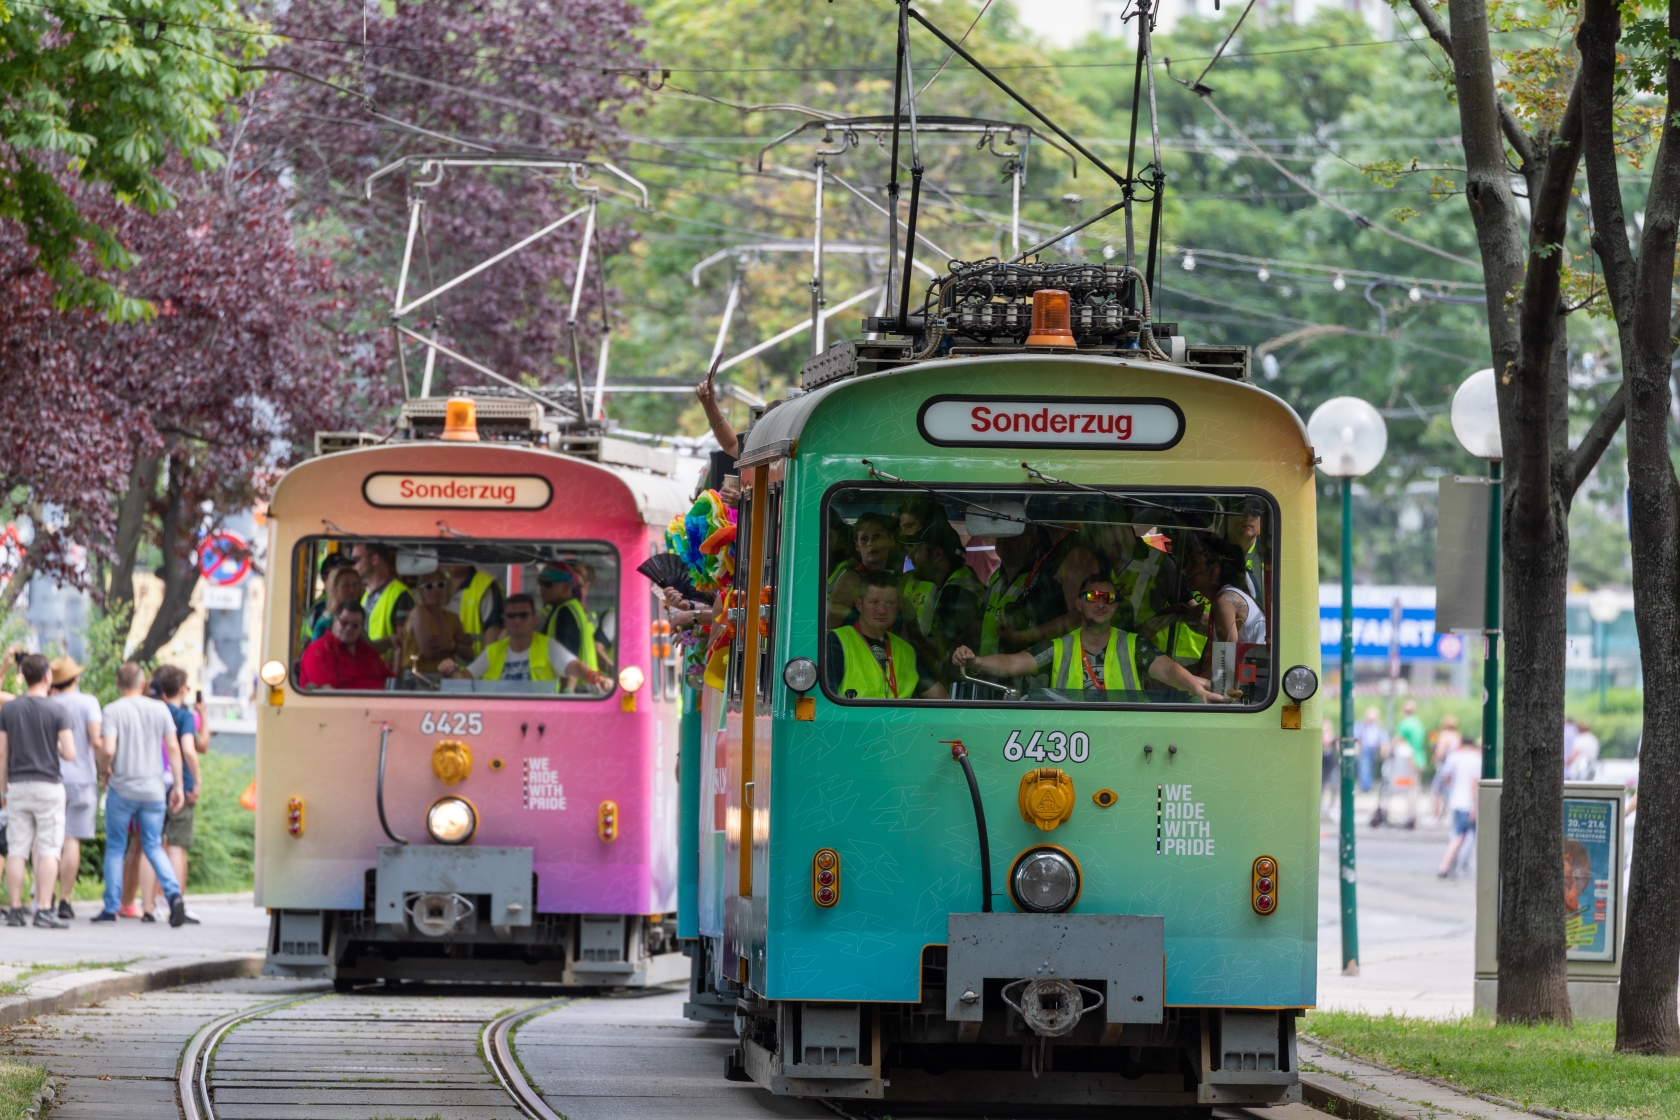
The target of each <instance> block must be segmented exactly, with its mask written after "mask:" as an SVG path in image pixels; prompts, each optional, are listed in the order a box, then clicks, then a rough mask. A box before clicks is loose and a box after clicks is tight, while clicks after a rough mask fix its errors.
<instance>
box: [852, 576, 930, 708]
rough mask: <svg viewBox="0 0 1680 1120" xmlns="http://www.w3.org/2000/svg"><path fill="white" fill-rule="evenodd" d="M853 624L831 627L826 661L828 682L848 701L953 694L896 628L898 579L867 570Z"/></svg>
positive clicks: (863, 578) (918, 697)
mask: <svg viewBox="0 0 1680 1120" xmlns="http://www.w3.org/2000/svg"><path fill="white" fill-rule="evenodd" d="M862 580H863V589H862V592H861V593H860V594H859V595H858V598H857V604H856V606H857V613H858V618H857V621H856V622H854V623H850V624H848V625H846V626H842V627H839V628H838V629H835V630H830V631H829V632H828V640H827V648H826V649H825V650H824V651H823V665H824V668H825V669H826V670H827V673H828V687H829V689H830V690H832V691H833V692H834V693H835V694H836V695H838V696H840V697H843V698H844V699H847V700H906V699H912V698H913V699H917V700H944V699H946V698H947V697H948V696H949V693H947V692H946V691H945V686H944V685H942V684H940V683H939V681H938V679H937V678H935V677H934V676H933V674H932V673H930V672H927V671H926V666H925V665H924V664H920V663H918V659H917V657H916V650H915V648H914V647H912V646H911V645H910V643H909V642H907V641H905V640H904V639H903V638H901V637H899V636H898V635H897V634H894V633H893V632H892V627H893V623H895V622H897V621H898V579H897V578H896V577H895V576H892V575H890V574H888V573H886V572H866V573H864V575H863V576H862Z"/></svg>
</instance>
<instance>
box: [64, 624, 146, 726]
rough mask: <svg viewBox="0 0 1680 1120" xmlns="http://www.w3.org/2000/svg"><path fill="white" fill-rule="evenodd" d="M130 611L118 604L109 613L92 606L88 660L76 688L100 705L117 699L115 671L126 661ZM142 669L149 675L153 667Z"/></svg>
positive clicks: (87, 638) (84, 664)
mask: <svg viewBox="0 0 1680 1120" xmlns="http://www.w3.org/2000/svg"><path fill="white" fill-rule="evenodd" d="M133 612H134V604H132V603H118V604H117V605H116V606H115V607H114V608H112V609H111V610H110V611H105V610H103V609H100V608H98V607H95V608H94V610H93V618H92V620H91V621H89V623H88V628H87V637H86V647H85V648H86V650H87V660H86V661H85V662H84V663H83V665H82V680H81V684H80V686H79V687H80V688H81V690H82V691H83V692H85V693H87V694H88V695H90V696H95V697H97V698H98V699H99V702H100V703H101V704H109V703H110V702H111V701H113V700H115V699H116V698H117V670H118V669H119V668H120V667H121V666H122V663H123V661H124V659H125V658H124V649H125V647H126V646H127V645H128V626H129V618H130V617H131V616H132V614H133ZM144 668H145V669H146V671H147V672H150V671H151V669H152V666H151V665H150V664H149V663H148V664H146V665H145V666H144Z"/></svg>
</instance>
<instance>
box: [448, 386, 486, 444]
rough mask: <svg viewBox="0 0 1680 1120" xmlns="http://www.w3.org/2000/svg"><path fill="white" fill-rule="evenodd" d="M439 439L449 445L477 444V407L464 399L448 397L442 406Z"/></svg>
mask: <svg viewBox="0 0 1680 1120" xmlns="http://www.w3.org/2000/svg"><path fill="white" fill-rule="evenodd" d="M441 438H443V439H445V440H448V441H449V442H451V443H477V442H478V405H476V404H474V403H473V402H472V401H471V400H469V399H468V398H466V397H450V398H449V403H448V404H446V405H444V411H443V436H442V437H441Z"/></svg>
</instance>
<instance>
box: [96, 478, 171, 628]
mask: <svg viewBox="0 0 1680 1120" xmlns="http://www.w3.org/2000/svg"><path fill="white" fill-rule="evenodd" d="M160 462H161V460H159V459H158V458H156V457H147V456H145V455H137V456H136V457H135V460H134V466H133V467H132V468H131V469H130V470H129V472H128V489H127V490H124V491H123V493H122V497H121V498H120V499H119V500H118V504H117V540H116V555H115V556H114V557H113V558H112V561H111V586H110V587H109V588H107V589H106V591H105V608H106V610H110V609H112V608H114V607H116V606H118V605H120V604H122V603H133V602H134V565H135V562H136V561H137V560H138V559H139V556H140V545H141V543H142V542H143V541H144V540H145V536H146V509H147V507H148V506H150V505H151V502H152V498H153V497H154V496H155V495H156V494H157V479H158V464H159V463H160Z"/></svg>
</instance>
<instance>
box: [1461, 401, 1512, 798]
mask: <svg viewBox="0 0 1680 1120" xmlns="http://www.w3.org/2000/svg"><path fill="white" fill-rule="evenodd" d="M1452 426H1453V435H1455V436H1457V437H1458V442H1459V443H1461V444H1463V445H1464V449H1465V450H1466V451H1468V452H1470V454H1472V455H1474V456H1475V457H1476V458H1478V459H1486V460H1487V461H1488V478H1489V480H1490V481H1489V484H1488V502H1489V506H1488V540H1487V576H1486V584H1485V586H1484V598H1483V606H1482V633H1483V636H1484V637H1485V639H1486V642H1487V645H1486V656H1485V657H1484V658H1483V659H1482V777H1484V778H1497V777H1499V632H1500V631H1499V563H1500V559H1499V547H1500V540H1501V534H1500V526H1501V523H1502V522H1503V520H1504V509H1505V507H1504V503H1503V501H1502V500H1501V498H1500V489H1501V487H1500V474H1501V467H1502V465H1503V460H1504V458H1505V450H1504V443H1503V442H1502V441H1501V439H1500V435H1499V398H1498V396H1497V394H1496V392H1495V389H1494V384H1493V370H1491V369H1483V370H1477V371H1476V372H1475V373H1472V374H1471V375H1470V376H1469V377H1466V378H1465V379H1464V384H1462V385H1460V386H1459V387H1458V392H1456V393H1454V394H1453V400H1452Z"/></svg>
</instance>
